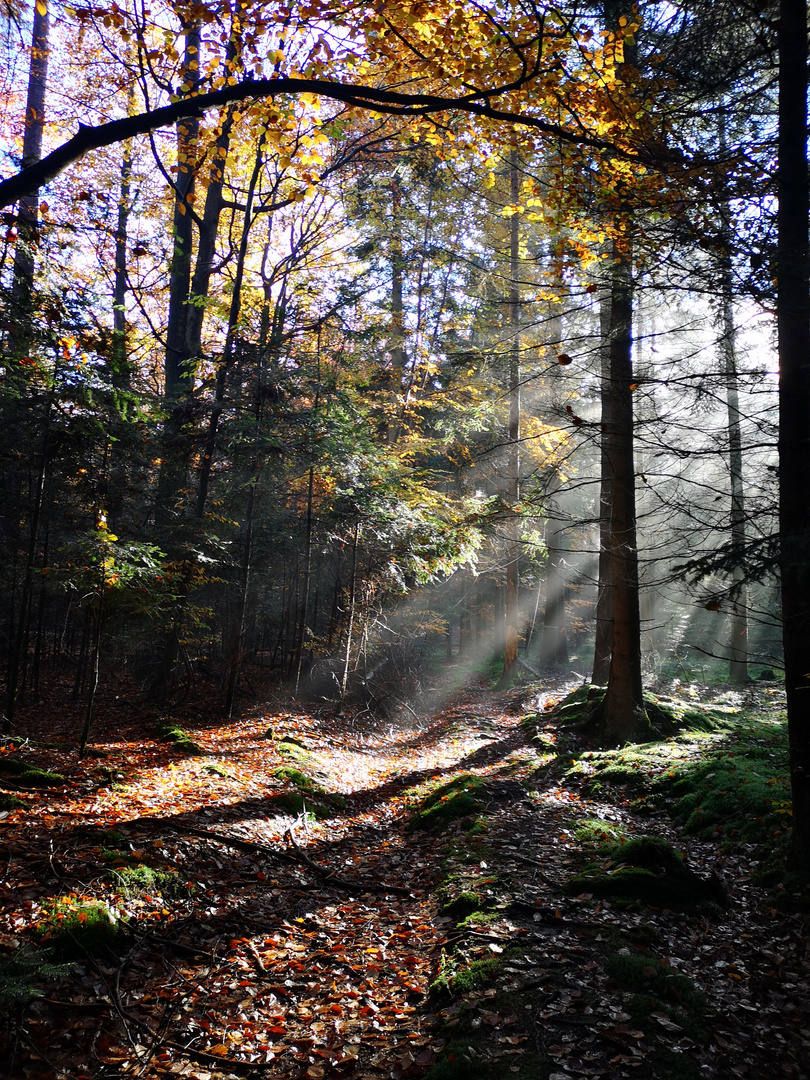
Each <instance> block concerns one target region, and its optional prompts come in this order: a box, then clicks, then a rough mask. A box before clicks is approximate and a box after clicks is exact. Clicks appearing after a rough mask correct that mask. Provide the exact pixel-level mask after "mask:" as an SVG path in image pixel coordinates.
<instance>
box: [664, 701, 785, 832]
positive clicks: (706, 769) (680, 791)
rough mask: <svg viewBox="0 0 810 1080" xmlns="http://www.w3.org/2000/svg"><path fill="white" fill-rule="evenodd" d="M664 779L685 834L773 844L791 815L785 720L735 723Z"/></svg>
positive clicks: (674, 814)
mask: <svg viewBox="0 0 810 1080" xmlns="http://www.w3.org/2000/svg"><path fill="white" fill-rule="evenodd" d="M666 780H667V782H668V787H669V792H670V794H671V796H672V797H673V798H674V800H675V801H674V804H673V806H672V814H673V816H674V817H676V818H678V819H680V820H681V821H682V822H683V826H684V829H685V830H686V832H690V833H694V834H696V835H698V836H704V837H710V836H712V837H713V836H722V838H723V839H726V840H732V841H754V842H759V843H769V844H773V841H774V839H775V838H779V837H781V838H784V837H785V835H786V833H787V830H788V828H789V823H790V814H791V809H790V781H789V769H788V745H787V728H786V722H785V721H784V720H783V719H779V720H776V721H770V722H767V721H759V722H753V721H752V722H750V723H749V724H748V725H746V727H742V726H741V727H740V729H739V730H738V731H736V732H735V733H734V737H733V738H727V739H723V740H720V741H719V742H717V743H716V744H715V745H713V746H712V747H711V748H710V749H708V750H707V752H706V753H704V754H703V755H702V756H701V757H700V759H699V760H692V761H691V762H688V763H685V764H683V765H681V766H680V767H679V768H678V769H677V770H674V771H673V772H672V773H670V774H669V775H668V776H667V777H666Z"/></svg>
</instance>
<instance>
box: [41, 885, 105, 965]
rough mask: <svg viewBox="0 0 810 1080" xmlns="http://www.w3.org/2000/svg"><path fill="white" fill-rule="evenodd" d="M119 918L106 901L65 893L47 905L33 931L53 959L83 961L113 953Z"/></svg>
mask: <svg viewBox="0 0 810 1080" xmlns="http://www.w3.org/2000/svg"><path fill="white" fill-rule="evenodd" d="M121 921H122V920H121V916H120V913H119V912H118V911H117V910H116V909H115V908H113V907H111V906H110V905H109V904H105V903H103V902H102V901H97V900H80V899H78V898H76V897H74V896H66V897H62V898H60V899H59V900H55V901H54V902H53V903H52V904H50V906H49V907H48V909H47V913H46V916H45V919H44V920H43V921H42V922H41V923H40V924H39V926H38V927H37V933H38V934H39V935H40V937H41V938H42V940H43V941H44V942H45V943H46V944H47V945H48V946H49V947H50V948H51V949H52V950H53V954H54V956H55V957H56V958H57V959H59V960H86V959H87V957H88V956H92V957H99V956H108V955H110V954H111V953H113V954H114V953H115V952H116V946H117V944H118V940H119V931H120V926H121Z"/></svg>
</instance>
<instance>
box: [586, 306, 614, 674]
mask: <svg viewBox="0 0 810 1080" xmlns="http://www.w3.org/2000/svg"><path fill="white" fill-rule="evenodd" d="M612 295H613V292H612V289H606V290H605V291H604V292H603V293H602V297H601V301H600V305H599V329H600V335H601V346H600V356H601V368H602V371H601V383H602V395H601V397H602V416H601V425H600V426H601V432H602V438H601V441H600V451H599V468H600V477H599V569H598V571H597V573H598V581H597V593H596V637H595V640H594V649H593V673H592V675H591V682H592V683H593V684H594V685H595V686H606V685H607V681H608V675H609V673H610V650H611V644H612V639H613V572H612V567H611V550H610V513H611V494H610V457H609V456H608V448H607V442H606V432H607V431H608V430H609V428H610V423H611V417H610V404H611V395H610V327H611V307H612Z"/></svg>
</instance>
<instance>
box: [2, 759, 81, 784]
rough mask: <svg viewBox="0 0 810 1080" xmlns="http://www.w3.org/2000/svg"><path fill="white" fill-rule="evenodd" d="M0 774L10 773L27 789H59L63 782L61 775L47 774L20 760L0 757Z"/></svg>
mask: <svg viewBox="0 0 810 1080" xmlns="http://www.w3.org/2000/svg"><path fill="white" fill-rule="evenodd" d="M0 772H7V773H12V774H13V775H14V776H16V777H17V779H18V780H19V781H20V782H21V783H23V784H25V785H26V786H27V787H60V786H61V785H62V784H64V782H65V778H64V776H62V774H61V773H53V772H47V771H46V770H45V769H40V768H39V766H38V765H33V764H32V763H31V762H30V761H22V760H21V759H20V758H14V757H0Z"/></svg>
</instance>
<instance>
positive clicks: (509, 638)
mask: <svg viewBox="0 0 810 1080" xmlns="http://www.w3.org/2000/svg"><path fill="white" fill-rule="evenodd" d="M509 188H510V197H511V200H512V206H513V207H514V206H517V205H518V202H519V199H520V177H519V174H518V159H517V151H516V150H512V152H511V154H510V157H509ZM519 275H520V214H518V213H513V214H512V216H511V218H510V219H509V329H510V335H511V343H510V347H509V451H508V460H507V466H506V468H507V499H508V501H509V504H510V509H511V513H510V520H509V530H508V531H509V539H508V541H507V543H508V548H509V552H508V562H507V564H506V602H505V613H504V614H505V626H504V650H503V673H502V675H501V678H500V680H499V682H500V685H508V684H509V683H510V682H512V680H513V679H514V678H515V676H516V675H517V659H518V620H519V618H520V598H519V575H520V544H519V536H518V529H519V526H518V519H517V506H518V500H519V499H520V276H519Z"/></svg>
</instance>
